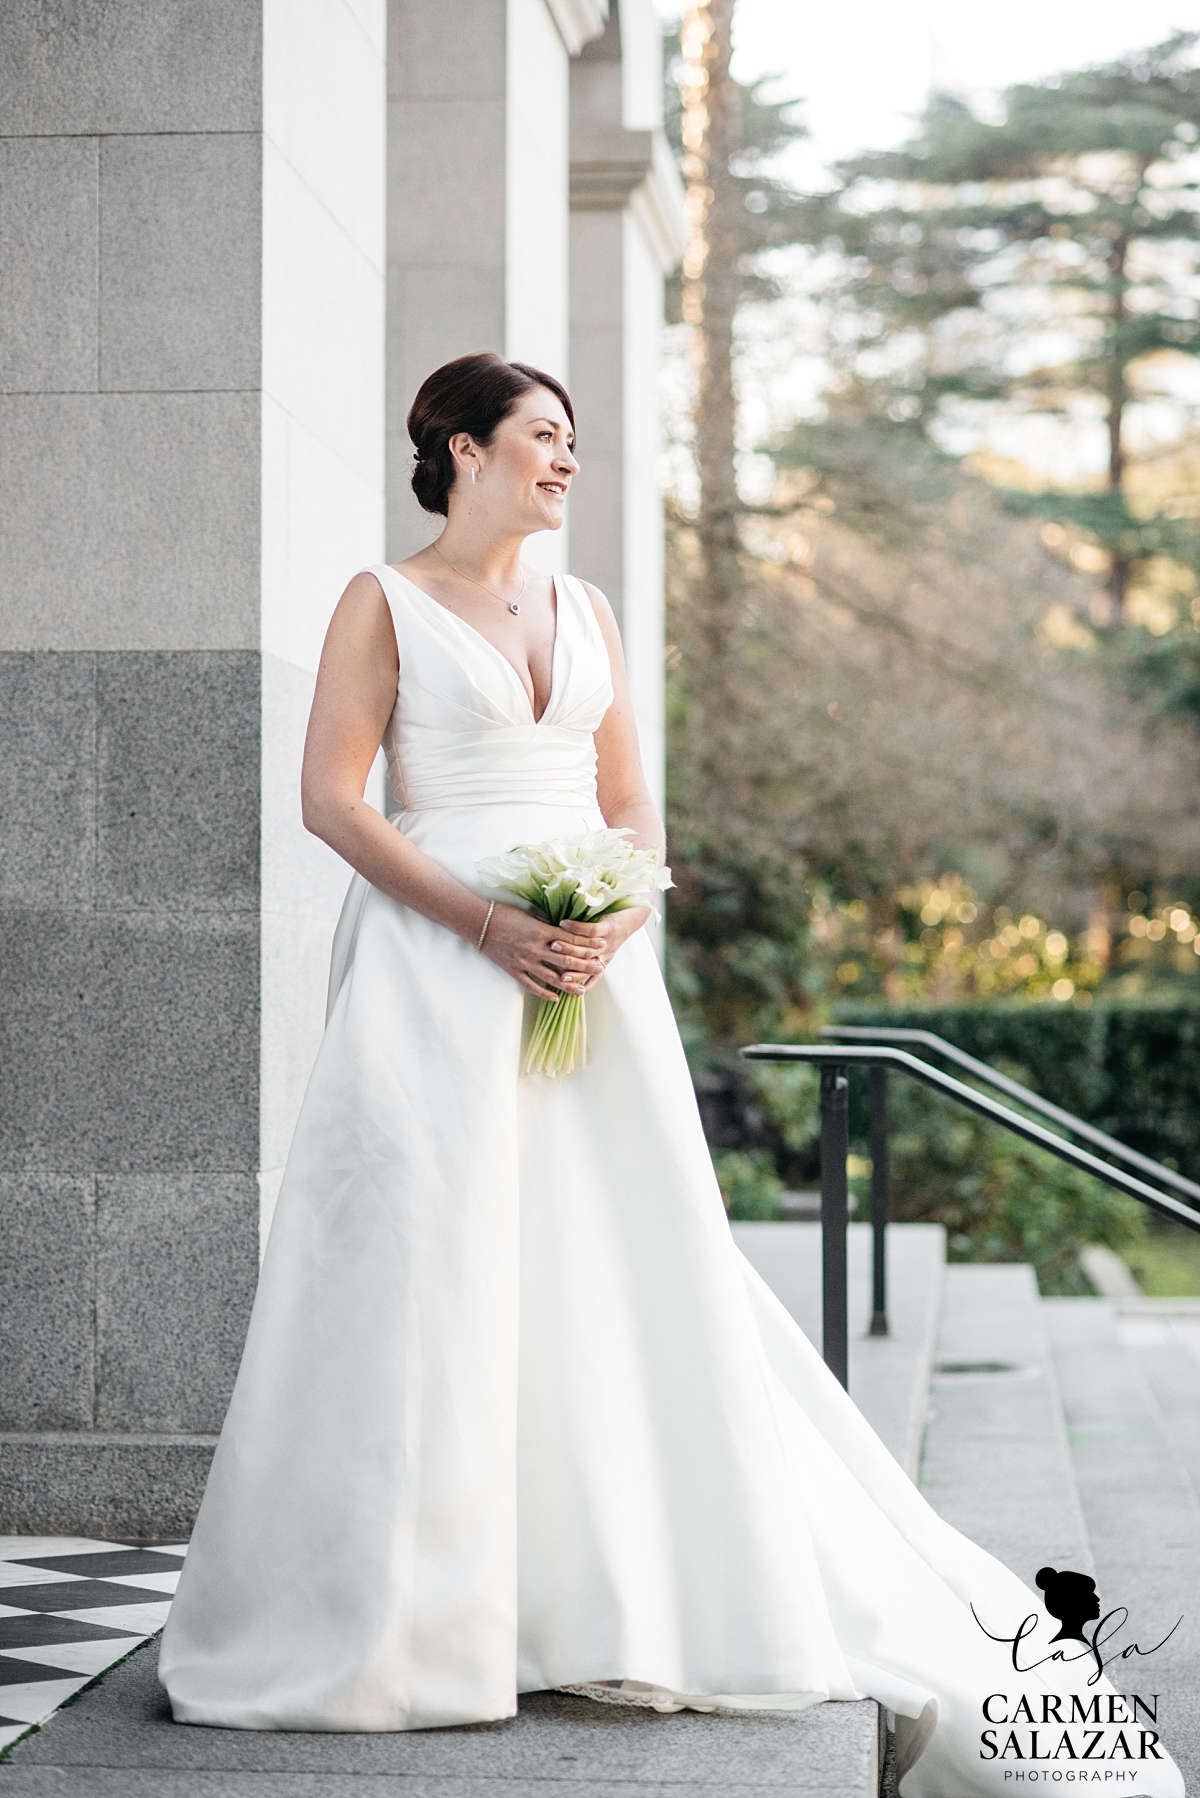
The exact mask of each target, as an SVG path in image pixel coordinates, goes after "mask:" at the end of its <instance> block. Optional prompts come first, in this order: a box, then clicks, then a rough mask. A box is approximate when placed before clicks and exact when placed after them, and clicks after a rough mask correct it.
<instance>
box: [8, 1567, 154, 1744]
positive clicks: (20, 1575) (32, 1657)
mask: <svg viewBox="0 0 1200 1798" xmlns="http://www.w3.org/2000/svg"><path fill="white" fill-rule="evenodd" d="M186 1549H187V1544H186V1543H184V1542H174V1543H171V1544H169V1545H167V1546H164V1547H162V1548H147V1547H146V1546H145V1544H144V1543H140V1542H138V1543H122V1542H91V1541H88V1540H87V1539H86V1538H84V1537H77V1536H0V1754H2V1753H3V1752H4V1750H5V1749H6V1748H10V1747H11V1746H12V1744H13V1743H14V1742H15V1741H17V1740H18V1738H19V1737H21V1736H23V1735H24V1734H25V1733H26V1731H27V1730H29V1729H31V1728H32V1727H33V1726H34V1725H35V1724H38V1723H44V1722H45V1721H46V1718H47V1717H49V1716H50V1715H51V1713H52V1712H54V1711H56V1710H57V1709H58V1707H59V1705H60V1704H63V1703H65V1701H66V1700H67V1699H68V1698H72V1697H74V1695H75V1693H76V1692H78V1691H80V1690H81V1689H82V1688H83V1687H84V1686H86V1685H87V1683H88V1681H89V1680H93V1679H95V1677H96V1675H97V1674H98V1673H103V1672H104V1669H105V1668H106V1667H111V1666H112V1664H113V1662H114V1661H119V1660H122V1659H123V1658H124V1656H125V1655H127V1654H128V1653H129V1651H130V1650H131V1649H133V1648H136V1647H137V1645H138V1643H139V1642H144V1641H145V1640H146V1638H147V1636H152V1635H154V1633H155V1631H156V1630H160V1629H161V1628H162V1626H163V1624H164V1623H165V1622H166V1620H167V1612H168V1611H169V1610H170V1608H171V1593H173V1592H174V1590H175V1587H176V1584H177V1582H178V1580H179V1569H180V1568H181V1567H182V1565H183V1557H184V1554H185V1552H186Z"/></svg>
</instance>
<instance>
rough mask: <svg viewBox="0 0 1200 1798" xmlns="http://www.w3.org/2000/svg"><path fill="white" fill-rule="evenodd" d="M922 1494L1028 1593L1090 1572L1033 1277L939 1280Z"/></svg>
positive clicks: (984, 1271) (954, 1274)
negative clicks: (1038, 1576)
mask: <svg viewBox="0 0 1200 1798" xmlns="http://www.w3.org/2000/svg"><path fill="white" fill-rule="evenodd" d="M971 1369H976V1370H977V1371H969V1370H971ZM947 1370H957V1371H947ZM985 1370H991V1371H985ZM921 1486H922V1489H923V1491H924V1493H925V1496H926V1497H927V1498H928V1499H929V1501H930V1503H931V1504H932V1505H933V1506H934V1509H935V1510H936V1511H938V1513H939V1514H940V1515H941V1516H943V1517H944V1518H945V1519H946V1520H947V1522H948V1523H952V1524H953V1525H954V1526H955V1528H956V1529H960V1530H962V1531H963V1533H964V1534H965V1535H968V1536H970V1537H971V1538H972V1540H973V1541H976V1542H978V1543H979V1544H980V1545H981V1547H983V1548H986V1549H987V1550H988V1551H989V1553H991V1554H994V1555H995V1556H996V1557H997V1559H999V1560H1001V1561H1003V1562H1004V1563H1005V1565H1006V1566H1008V1567H1011V1568H1012V1570H1013V1572H1014V1573H1016V1574H1017V1575H1018V1576H1019V1577H1020V1578H1021V1579H1023V1580H1025V1581H1026V1582H1027V1583H1028V1584H1029V1585H1032V1584H1033V1578H1034V1575H1035V1573H1036V1572H1037V1570H1038V1568H1039V1567H1042V1566H1045V1565H1046V1563H1047V1562H1051V1563H1058V1564H1062V1565H1064V1566H1067V1567H1073V1568H1075V1569H1076V1570H1078V1571H1079V1572H1088V1571H1090V1567H1091V1555H1090V1551H1089V1548H1088V1541H1087V1531H1086V1529H1085V1526H1084V1519H1083V1514H1082V1511H1081V1509H1080V1505H1079V1499H1078V1495H1077V1493H1076V1490H1075V1479H1074V1473H1073V1470H1072V1465H1071V1457H1070V1452H1069V1449H1068V1445H1067V1433H1066V1428H1065V1425H1064V1422H1063V1416H1062V1410H1061V1407H1060V1405H1059V1401H1058V1393H1057V1387H1056V1384H1055V1375H1054V1364H1053V1358H1052V1354H1051V1349H1050V1343H1049V1339H1048V1336H1047V1332H1046V1327H1045V1323H1044V1321H1043V1317H1042V1313H1041V1301H1040V1300H1039V1298H1038V1292H1037V1284H1036V1281H1035V1279H1034V1275H1033V1270H1032V1268H1029V1267H1024V1266H1019V1265H1017V1266H1014V1265H998V1266H997V1265H986V1266H979V1265H968V1266H962V1265H959V1266H953V1267H948V1268H947V1269H946V1275H945V1285H944V1289H943V1301H942V1314H941V1324H940V1328H939V1332H938V1340H937V1355H936V1359H935V1363H934V1374H933V1382H932V1387H931V1392H930V1409H929V1419H928V1423H927V1427H926V1432H925V1452H924V1456H923V1458H922V1463H921Z"/></svg>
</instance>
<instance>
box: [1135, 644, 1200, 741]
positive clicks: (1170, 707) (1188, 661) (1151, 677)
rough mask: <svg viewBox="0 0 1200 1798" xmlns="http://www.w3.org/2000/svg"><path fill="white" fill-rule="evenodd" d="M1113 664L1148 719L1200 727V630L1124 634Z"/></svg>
mask: <svg viewBox="0 0 1200 1798" xmlns="http://www.w3.org/2000/svg"><path fill="white" fill-rule="evenodd" d="M1114 662H1115V664H1116V666H1117V669H1118V672H1119V673H1120V674H1121V675H1122V676H1123V677H1124V680H1125V684H1126V685H1127V687H1128V688H1129V689H1130V690H1131V691H1132V692H1133V693H1134V694H1135V695H1136V696H1137V698H1138V699H1140V700H1141V702H1142V703H1143V705H1145V707H1146V711H1147V715H1148V717H1149V718H1150V719H1152V720H1157V719H1159V718H1186V719H1189V720H1190V721H1191V723H1192V724H1194V725H1196V726H1197V727H1200V630H1197V629H1196V628H1195V627H1194V626H1193V627H1192V628H1191V629H1187V628H1183V629H1180V630H1173V631H1171V632H1169V633H1168V634H1167V635H1166V636H1162V637H1153V636H1151V635H1150V633H1149V632H1148V631H1130V632H1127V634H1126V637H1125V640H1124V641H1123V643H1122V644H1121V645H1120V649H1119V651H1117V652H1115V653H1114Z"/></svg>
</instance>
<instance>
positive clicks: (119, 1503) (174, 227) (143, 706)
mask: <svg viewBox="0 0 1200 1798" xmlns="http://www.w3.org/2000/svg"><path fill="white" fill-rule="evenodd" d="M384 91H385V89H384V43H383V4H382V0H353V4H351V3H350V0H199V3H190V4H189V3H187V0H157V3H156V4H155V5H153V6H151V5H148V4H147V3H146V0H105V4H103V5H98V4H95V0H45V3H44V4H41V5H38V6H36V7H33V6H13V7H9V8H7V9H5V10H4V11H3V13H2V14H0V119H3V121H4V123H3V130H4V132H5V134H6V135H5V136H4V138H3V139H2V140H0V456H2V457H3V462H4V466H5V468H6V471H7V478H6V480H5V482H4V483H3V486H2V487H0V538H2V539H3V542H4V546H5V553H4V557H3V561H2V563H0V652H2V653H0V785H2V788H3V800H2V809H3V815H4V819H5V827H4V828H5V859H4V863H3V869H2V872H0V906H2V907H3V917H2V918H0V991H2V996H0V1266H2V1268H3V1281H4V1287H5V1306H4V1311H3V1321H2V1322H0V1529H15V1530H24V1531H33V1532H38V1533H50V1532H75V1531H78V1532H83V1533H90V1534H100V1535H114V1536H116V1535H148V1536H158V1537H160V1538H161V1537H162V1536H164V1535H167V1536H169V1535H172V1534H175V1533H176V1532H178V1531H181V1530H183V1529H185V1528H186V1527H187V1526H188V1524H189V1522H190V1519H191V1516H192V1514H193V1512H194V1509H195V1505H196V1502H197V1500H198V1496H199V1492H200V1490H201V1486H202V1483H203V1478H204V1474H205V1471H206V1468H207V1463H208V1459H209V1456H210V1454H211V1446H212V1441H213V1433H214V1432H215V1430H216V1429H217V1428H218V1427H219V1424H220V1422H221V1418H222V1416H223V1414H224V1409H225V1406H226V1403H227V1401H228V1396H229V1391H230V1388H231V1384H232V1379H233V1375H234V1372H235V1370H236V1366H237V1359H238V1355H239V1352H240V1347H241V1341H242V1335H243V1331H244V1328H245V1323H246V1318H247V1314H248V1309H249V1305H250V1301H251V1296H252V1293H253V1287H254V1280H255V1274H256V1270H257V1265H258V1253H259V1240H260V1214H262V1215H264V1216H265V1215H268V1214H269V1209H270V1204H271V1202H272V1200H273V1195H274V1190H275V1188H276V1187H277V1183H278V1172H279V1168H280V1164H281V1162H282V1158H283V1154H284V1151H285V1149H286V1143H287V1139H288V1136H289V1135H290V1130H291V1124H292V1120H293V1118H294V1115H295V1111H296V1108H297V1105H298V1101H299V1096H300V1092H301V1089H302V1086H303V1082H304V1080H305V1078H306V1077H307V1073H308V1068H309V1065H310V1063H311V1058H312V1054H313V1050H314V1048H315V1043H316V1038H317V1035H318V1033H319V1029H320V1024H321V1015H322V1004H323V994H324V983H325V978H326V970H327V962H328V943H329V936H330V930H331V925H332V920H333V916H334V912H335V910H336V906H337V904H338V902H339V901H340V897H341V892H342V890H343V889H344V886H345V884H346V876H345V870H344V869H342V868H341V867H340V866H339V865H338V864H337V863H336V861H335V859H334V858H333V857H332V856H330V855H328V853H327V852H325V851H324V850H323V849H322V848H321V847H320V845H317V844H315V843H314V842H313V840H312V839H310V838H307V837H306V836H305V834H304V832H303V830H302V828H301V825H300V820H299V807H298V792H297V775H298V766H299V748H300V743H301V740H302V733H303V725H304V718H305V715H306V712H307V707H308V702H309V698H310V696H311V689H312V677H313V672H314V670H315V666H316V659H317V654H318V651H319V647H320V641H321V636H322V633H323V630H324V627H325V623H326V621H327V618H328V615H329V612H330V611H331V609H332V606H333V604H334V603H335V601H336V598H337V595H338V593H339V592H340V590H341V587H342V586H343V585H344V583H345V581H346V579H347V578H348V576H349V575H350V574H352V573H353V572H354V570H355V569H356V568H358V567H361V566H362V565H363V564H364V563H366V562H370V561H372V560H374V559H376V558H377V557H378V555H379V554H380V551H381V549H382V519H383V415H382V403H381V396H382V359H383V141H384Z"/></svg>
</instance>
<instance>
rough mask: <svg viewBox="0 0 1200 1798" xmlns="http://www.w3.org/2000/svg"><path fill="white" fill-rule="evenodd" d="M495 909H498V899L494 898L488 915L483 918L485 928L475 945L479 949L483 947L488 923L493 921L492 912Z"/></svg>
mask: <svg viewBox="0 0 1200 1798" xmlns="http://www.w3.org/2000/svg"><path fill="white" fill-rule="evenodd" d="M495 909H496V901H495V900H494V899H493V900H492V901H491V903H490V904H489V906H488V908H487V917H486V918H485V919H484V920H483V929H482V930H481V931H480V932H479V941H478V942H477V943H476V945H475V947H476V948H477V949H482V948H483V939H484V937H485V936H486V935H487V933H488V925H489V924H490V923H491V921H492V913H493V912H494V911H495Z"/></svg>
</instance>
